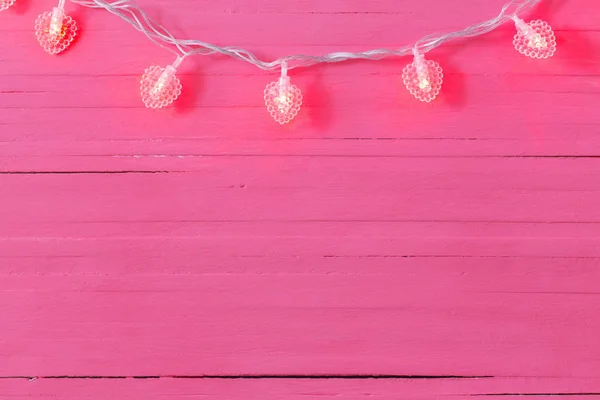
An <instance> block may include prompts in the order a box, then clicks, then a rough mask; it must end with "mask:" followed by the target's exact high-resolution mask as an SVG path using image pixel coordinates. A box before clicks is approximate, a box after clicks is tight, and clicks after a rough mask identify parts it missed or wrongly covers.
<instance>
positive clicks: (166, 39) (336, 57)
mask: <svg viewBox="0 0 600 400" xmlns="http://www.w3.org/2000/svg"><path fill="white" fill-rule="evenodd" d="M540 1H541V0H511V1H510V2H509V3H507V4H505V5H504V6H503V7H502V10H501V11H500V14H498V16H496V17H494V18H492V19H489V20H487V21H483V22H480V23H478V24H475V25H470V26H468V27H466V28H464V29H462V30H460V31H456V32H450V33H446V34H442V35H427V36H425V37H423V38H421V39H420V40H418V41H417V42H416V43H415V44H412V45H408V46H404V47H400V48H398V49H373V50H366V51H362V52H358V53H351V52H334V53H329V54H324V55H321V56H312V55H305V54H293V55H288V56H284V57H281V58H278V59H277V60H274V61H264V60H261V59H260V58H258V57H257V56H256V55H255V54H254V53H252V52H250V51H248V50H246V49H241V48H238V47H230V46H225V47H221V46H217V45H214V44H211V43H206V42H203V41H200V40H187V39H177V38H175V37H174V36H173V35H172V34H171V33H170V32H169V31H168V30H167V29H165V28H164V27H163V26H162V25H160V24H158V23H156V22H155V21H153V20H152V19H151V18H150V17H148V15H147V14H146V12H145V11H144V10H143V9H142V8H141V7H140V6H138V5H137V4H135V3H134V2H133V1H131V0H112V1H106V0H71V2H73V3H76V4H79V5H82V6H85V7H90V8H103V9H105V10H107V11H109V12H110V13H112V14H115V15H117V16H119V17H121V18H122V19H123V20H125V21H126V22H128V23H129V24H131V25H132V26H133V27H134V28H135V29H137V30H138V31H140V32H142V33H144V34H145V35H146V36H147V37H148V38H149V39H150V40H152V41H153V42H154V43H156V44H157V45H158V46H160V47H162V48H165V49H167V50H169V51H171V52H172V53H174V54H175V55H177V57H178V62H181V61H182V60H183V59H184V58H186V57H189V56H192V55H196V54H198V55H205V56H206V55H211V54H223V55H226V56H230V57H233V58H236V59H238V60H242V61H245V62H247V63H249V64H252V65H254V66H256V67H258V68H260V69H263V70H267V71H271V70H275V69H279V68H281V65H282V64H283V63H286V64H287V68H288V69H293V68H298V67H308V66H311V65H315V64H321V63H334V62H341V61H347V60H356V59H364V60H381V59H383V58H387V57H401V56H406V55H410V54H412V52H413V49H414V48H417V49H418V51H419V52H420V53H427V52H428V51H431V50H433V49H435V48H436V47H438V46H440V45H442V44H443V43H446V42H448V41H450V40H453V39H459V38H466V37H474V36H480V35H483V34H485V33H488V32H490V31H492V30H494V29H496V28H497V27H499V26H500V25H502V24H504V23H505V22H507V21H508V20H510V19H511V18H512V17H513V16H517V15H518V14H520V13H522V12H525V11H527V10H529V9H530V8H532V7H533V6H534V5H536V4H537V3H539V2H540ZM510 10H514V11H512V12H509V11H510Z"/></svg>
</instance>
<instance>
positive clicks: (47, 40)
mask: <svg viewBox="0 0 600 400" xmlns="http://www.w3.org/2000/svg"><path fill="white" fill-rule="evenodd" d="M35 35H36V37H37V39H38V42H39V43H40V45H41V46H42V47H43V48H44V50H45V51H46V52H47V53H49V54H58V53H60V52H62V51H64V50H65V49H66V48H67V47H69V46H70V45H71V42H73V40H74V39H75V36H76V35H77V24H76V23H75V21H74V20H73V19H72V18H71V17H69V16H68V15H65V0H60V1H59V3H58V6H57V7H54V9H53V10H52V11H50V12H45V13H43V14H40V15H39V16H38V17H37V19H36V21H35Z"/></svg>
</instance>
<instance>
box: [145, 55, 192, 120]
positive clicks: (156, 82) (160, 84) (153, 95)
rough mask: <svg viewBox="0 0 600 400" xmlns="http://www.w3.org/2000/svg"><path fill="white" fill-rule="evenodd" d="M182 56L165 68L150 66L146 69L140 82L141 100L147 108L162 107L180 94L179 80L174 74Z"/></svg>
mask: <svg viewBox="0 0 600 400" xmlns="http://www.w3.org/2000/svg"><path fill="white" fill-rule="evenodd" d="M182 61H183V57H179V58H177V60H175V62H174V63H173V65H169V66H167V67H166V68H161V67H158V66H152V67H149V68H147V69H146V71H145V72H144V75H143V76H142V80H141V83H140V93H141V95H142V101H143V102H144V105H145V106H146V107H148V108H163V107H166V106H168V105H169V104H171V103H173V102H174V101H175V100H177V98H178V97H179V95H180V94H181V82H180V81H179V78H177V76H176V75H175V73H176V72H177V68H178V67H179V65H180V64H181V62H182Z"/></svg>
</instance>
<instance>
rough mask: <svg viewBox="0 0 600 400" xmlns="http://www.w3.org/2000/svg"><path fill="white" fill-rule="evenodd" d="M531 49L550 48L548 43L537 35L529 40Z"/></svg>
mask: <svg viewBox="0 0 600 400" xmlns="http://www.w3.org/2000/svg"><path fill="white" fill-rule="evenodd" d="M529 47H534V48H536V49H544V48H546V47H548V43H546V41H545V40H544V38H543V37H542V36H541V35H540V34H538V33H535V34H533V35H531V37H530V38H529Z"/></svg>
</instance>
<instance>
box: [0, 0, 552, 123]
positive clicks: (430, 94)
mask: <svg viewBox="0 0 600 400" xmlns="http://www.w3.org/2000/svg"><path fill="white" fill-rule="evenodd" d="M15 1H16V0H0V11H3V10H6V9H8V8H9V7H10V6H12V5H13V4H14V3H15ZM65 1H66V0H59V3H58V5H57V6H56V7H54V8H53V10H52V11H51V12H45V13H43V14H41V15H40V16H38V18H37V20H36V21H35V33H36V36H37V39H38V42H39V43H40V45H41V46H42V47H43V48H44V50H45V51H46V52H48V53H50V54H58V53H60V52H62V51H64V50H65V49H66V48H67V47H69V45H70V44H71V43H72V42H73V40H74V39H75V36H76V35H77V24H76V23H75V21H74V20H73V19H72V18H71V17H69V16H68V15H66V14H65ZM540 1H541V0H511V1H510V2H509V3H508V4H505V5H504V6H503V7H502V10H501V11H500V14H499V15H498V16H497V17H495V18H492V19H489V20H487V21H483V22H481V23H479V24H475V25H471V26H468V27H467V28H465V29H463V30H460V31H456V32H451V33H447V34H443V35H439V36H436V35H428V36H425V37H423V38H421V39H420V40H419V41H417V42H416V43H415V44H413V45H410V46H405V47H402V48H399V49H394V50H392V49H374V50H367V51H363V52H358V53H350V52H334V53H329V54H325V55H322V56H310V55H303V54H296V55H289V56H285V57H281V58H279V59H277V60H274V61H263V60H261V59H260V58H259V57H257V56H256V55H255V54H253V53H251V52H250V51H248V50H245V49H241V48H237V47H232V46H226V47H221V46H216V45H214V44H210V43H206V42H202V41H199V40H187V39H176V38H175V37H174V36H173V35H172V34H171V33H170V32H169V31H168V30H166V29H165V28H164V27H162V26H161V25H159V24H157V23H156V22H154V21H153V20H152V19H151V18H149V17H148V15H147V14H146V13H145V11H144V10H142V9H141V8H140V7H139V6H138V5H137V4H135V3H134V2H133V1H131V0H112V1H107V0H71V2H72V3H76V4H79V5H82V6H85V7H90V8H101V9H104V10H106V11H108V12H110V13H112V14H115V15H117V16H119V17H120V18H122V19H123V20H125V21H126V22H128V23H129V24H131V25H132V26H133V27H134V28H135V29H137V30H138V31H140V32H142V33H144V34H145V35H146V36H147V37H148V39H150V40H151V41H153V42H154V43H155V44H157V45H158V46H160V47H162V48H165V49H167V50H169V51H171V52H173V53H174V54H175V55H176V56H177V59H176V60H175V62H174V63H173V64H172V65H169V66H167V67H164V68H163V67H159V66H152V67H149V68H147V69H146V71H145V72H144V74H143V76H142V79H141V85H140V93H141V97H142V101H143V103H144V105H145V106H146V107H148V108H162V107H166V106H168V105H170V104H171V103H173V102H174V101H175V100H177V98H178V97H179V95H180V94H181V90H182V86H181V82H180V81H179V79H178V78H177V76H176V72H177V68H178V67H179V66H180V65H181V63H182V62H183V61H184V60H185V59H186V58H187V57H189V56H192V55H204V56H207V55H212V54H222V55H226V56H229V57H233V58H235V59H238V60H241V61H245V62H247V63H249V64H252V65H254V66H256V67H258V68H260V69H263V70H267V71H272V70H277V69H279V70H280V71H281V77H280V78H279V79H278V80H276V81H274V82H271V83H269V84H268V85H267V87H266V88H265V91H264V100H265V106H266V107H267V110H268V112H269V113H270V114H271V116H272V117H273V119H274V120H275V121H277V122H279V123H280V124H286V123H288V122H290V121H292V120H293V119H294V117H295V116H296V115H297V114H298V112H299V111H300V106H301V105H302V93H301V91H300V89H299V88H298V87H297V86H295V85H292V84H291V81H290V77H289V76H288V75H287V72H288V70H291V69H293V68H298V67H309V66H312V65H316V64H321V63H334V62H341V61H347V60H356V59H363V60H381V59H383V58H387V57H402V56H406V55H410V54H412V55H413V62H412V63H411V64H409V65H407V66H406V67H404V69H403V71H402V80H403V82H404V85H405V86H406V89H407V90H408V91H409V92H410V93H411V94H412V95H413V96H414V97H415V98H417V99H418V100H421V101H424V102H430V101H432V100H434V99H435V98H436V96H437V95H438V94H439V93H440V91H441V88H442V82H443V73H442V67H441V66H440V65H439V64H438V63H437V62H435V61H433V60H427V59H425V56H424V54H425V53H427V52H429V51H431V50H433V49H435V48H436V47H438V46H440V45H442V44H443V43H445V42H447V41H450V40H453V39H457V38H466V37H475V36H480V35H483V34H486V33H488V32H491V31H493V30H494V29H496V28H498V27H499V26H501V25H502V24H504V23H505V22H507V21H509V20H512V21H513V22H514V23H515V27H516V30H517V33H516V34H515V37H514V40H513V45H514V47H515V49H516V50H517V51H518V52H519V53H521V54H523V55H525V56H528V57H532V58H538V59H542V58H548V57H552V56H553V55H554V53H555V51H556V39H555V36H554V32H553V31H552V28H551V27H550V25H548V23H546V22H544V21H541V20H535V21H531V22H529V23H526V22H525V21H523V20H522V19H521V18H520V17H519V14H521V13H523V12H525V11H527V10H529V9H531V8H532V7H533V6H534V5H536V4H537V3H539V2H540ZM511 8H514V10H513V11H512V12H511V13H509V12H508V11H509V9H511Z"/></svg>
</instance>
